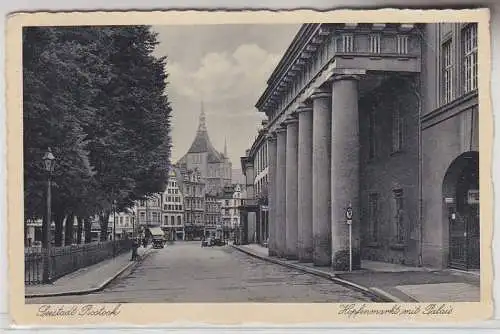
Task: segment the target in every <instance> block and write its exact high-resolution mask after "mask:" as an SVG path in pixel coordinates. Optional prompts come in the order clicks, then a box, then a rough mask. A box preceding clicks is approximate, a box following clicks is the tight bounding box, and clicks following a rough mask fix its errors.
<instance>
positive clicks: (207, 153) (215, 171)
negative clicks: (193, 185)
mask: <svg viewBox="0 0 500 334" xmlns="http://www.w3.org/2000/svg"><path fill="white" fill-rule="evenodd" d="M177 165H178V166H179V167H181V168H183V169H186V170H194V169H198V170H199V172H200V175H201V179H202V180H203V182H204V183H205V185H206V192H207V193H212V194H218V193H220V192H221V191H222V189H223V188H224V186H226V185H230V184H231V173H232V164H231V161H229V158H228V156H227V145H224V153H221V152H219V151H217V150H216V149H215V148H214V146H213V145H212V143H211V141H210V138H209V136H208V130H207V126H206V117H205V112H204V110H203V105H202V106H201V112H200V120H199V125H198V130H197V131H196V137H195V139H194V140H193V143H192V144H191V147H190V148H189V150H188V152H187V153H186V154H185V155H184V156H183V157H182V158H181V159H180V160H179V161H178V163H177Z"/></svg>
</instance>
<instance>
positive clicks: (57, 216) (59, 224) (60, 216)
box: [54, 210, 64, 247]
mask: <svg viewBox="0 0 500 334" xmlns="http://www.w3.org/2000/svg"><path fill="white" fill-rule="evenodd" d="M54 223H55V225H56V226H55V227H56V230H55V237H54V244H55V246H56V247H61V246H62V241H63V227H64V211H62V210H61V211H57V212H55V213H54Z"/></svg>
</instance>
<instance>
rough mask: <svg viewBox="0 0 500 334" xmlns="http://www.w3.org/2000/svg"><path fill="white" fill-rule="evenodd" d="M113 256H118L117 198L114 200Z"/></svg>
mask: <svg viewBox="0 0 500 334" xmlns="http://www.w3.org/2000/svg"><path fill="white" fill-rule="evenodd" d="M113 256H116V200H113Z"/></svg>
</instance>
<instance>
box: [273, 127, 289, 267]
mask: <svg viewBox="0 0 500 334" xmlns="http://www.w3.org/2000/svg"><path fill="white" fill-rule="evenodd" d="M276 136H277V145H276V197H275V198H276V213H275V217H276V231H275V232H276V241H277V253H278V254H277V255H278V256H279V257H284V256H285V251H286V128H284V127H282V126H281V127H279V128H278V129H277V130H276Z"/></svg>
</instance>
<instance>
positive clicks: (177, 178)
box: [25, 105, 246, 246]
mask: <svg viewBox="0 0 500 334" xmlns="http://www.w3.org/2000/svg"><path fill="white" fill-rule="evenodd" d="M231 181H232V165H231V162H230V161H229V158H228V155H227V146H226V145H225V147H224V152H219V151H217V150H216V149H215V148H214V146H213V145H212V143H211V141H210V138H209V136H208V130H207V127H206V118H205V112H204V110H203V105H202V108H201V112H200V118H199V126H198V130H197V132H196V136H195V138H194V140H193V142H192V144H191V147H190V148H189V150H188V151H187V153H186V154H185V155H184V156H183V157H182V158H181V159H179V161H178V162H177V163H175V164H174V165H172V166H171V168H170V171H169V178H168V181H167V183H166V184H165V188H164V191H163V192H162V193H157V194H153V195H152V196H150V197H149V198H148V199H147V200H146V199H144V200H139V201H137V202H136V203H135V205H134V207H132V208H130V209H129V210H127V212H114V213H113V214H111V215H110V216H109V222H108V230H107V236H106V238H107V239H112V238H113V237H115V238H126V237H128V238H131V237H134V236H143V235H147V234H148V232H147V231H149V232H155V231H157V232H159V231H160V230H161V233H163V234H164V235H165V237H166V238H167V239H169V240H195V239H200V238H203V237H205V238H206V237H210V236H212V235H214V234H215V233H216V231H217V230H219V231H221V232H222V234H223V236H224V237H225V238H233V239H234V238H236V236H239V235H240V233H239V230H240V207H241V205H242V198H244V197H246V195H245V185H244V184H238V183H236V184H232V182H231ZM41 224H42V223H41V221H30V222H27V223H26V233H25V243H26V245H27V246H30V245H32V244H33V243H36V242H39V241H40V240H41ZM74 224H75V226H76V224H77V219H76V218H75V222H74ZM73 231H74V233H78V229H77V228H74V229H73ZM89 233H90V234H91V240H93V241H97V240H101V233H102V232H101V226H100V224H99V222H98V220H97V217H96V219H95V222H93V223H92V228H91V231H90V232H89ZM73 239H74V240H77V237H76V235H75V238H73Z"/></svg>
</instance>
